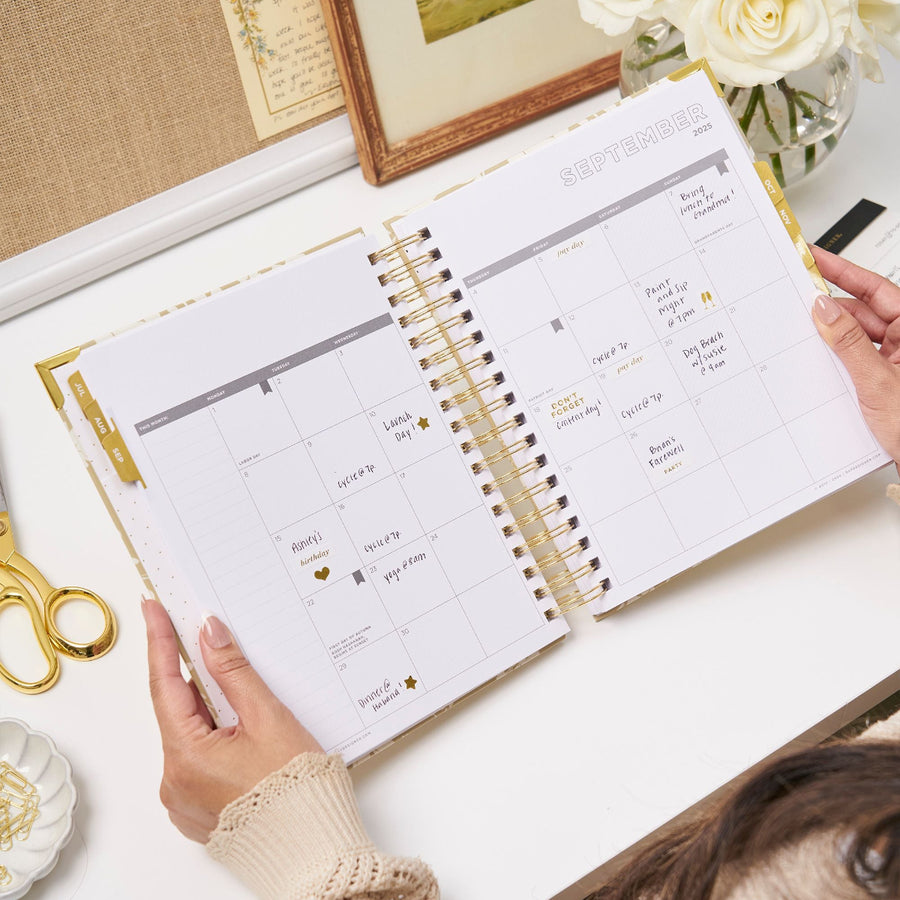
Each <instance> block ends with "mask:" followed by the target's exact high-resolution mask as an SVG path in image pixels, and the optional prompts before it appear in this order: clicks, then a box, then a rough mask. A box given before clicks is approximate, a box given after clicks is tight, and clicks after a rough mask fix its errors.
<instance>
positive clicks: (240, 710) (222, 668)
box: [200, 615, 281, 726]
mask: <svg viewBox="0 0 900 900" xmlns="http://www.w3.org/2000/svg"><path fill="white" fill-rule="evenodd" d="M200 647H201V650H202V652H203V660H204V662H205V663H206V668H207V670H208V671H209V674H210V675H212V677H213V678H214V679H215V682H216V684H218V685H219V687H220V688H221V689H222V693H223V694H224V695H225V699H226V700H227V701H228V702H229V703H230V704H231V707H232V709H233V710H234V711H235V712H236V713H237V715H238V718H239V719H240V720H241V722H243V723H244V724H245V725H248V726H252V724H253V723H254V722H258V721H259V720H260V718H261V717H262V716H265V715H266V713H267V712H269V711H270V710H271V708H272V707H273V706H280V705H281V704H280V702H279V700H278V699H277V698H276V697H275V695H274V694H273V693H272V691H271V690H269V686H268V685H267V684H266V683H265V682H264V681H263V680H262V678H260V677H259V675H258V674H257V672H256V670H255V669H254V668H253V666H251V665H250V663H249V661H248V660H247V657H246V656H244V654H243V653H242V652H241V649H240V647H238V645H237V642H236V641H235V640H234V637H233V636H232V634H231V632H230V631H229V630H228V628H227V627H226V626H225V624H224V623H223V622H222V621H221V619H218V618H216V617H215V616H212V615H209V616H206V617H205V618H204V620H203V625H202V627H201V628H200Z"/></svg>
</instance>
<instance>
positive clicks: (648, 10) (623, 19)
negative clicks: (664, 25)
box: [578, 0, 671, 34]
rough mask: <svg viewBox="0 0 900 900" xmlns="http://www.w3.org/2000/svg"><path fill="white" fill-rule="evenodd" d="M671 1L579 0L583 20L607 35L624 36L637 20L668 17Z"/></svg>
mask: <svg viewBox="0 0 900 900" xmlns="http://www.w3.org/2000/svg"><path fill="white" fill-rule="evenodd" d="M670 4H671V0H578V8H579V10H580V12H581V18H582V19H584V21H585V22H589V23H590V24H591V25H596V26H597V28H600V29H601V30H602V31H603V32H605V33H606V34H624V33H625V32H626V31H628V29H629V28H631V26H632V25H634V23H635V21H636V20H637V19H648V20H650V21H653V20H654V19H661V18H664V17H666V13H667V11H668V7H669V6H670Z"/></svg>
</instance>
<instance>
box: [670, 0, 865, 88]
mask: <svg viewBox="0 0 900 900" xmlns="http://www.w3.org/2000/svg"><path fill="white" fill-rule="evenodd" d="M851 2H852V0H697V2H696V4H695V5H694V7H693V10H692V12H691V15H690V16H689V17H688V16H685V17H682V16H680V15H678V12H677V11H676V14H675V16H674V17H673V18H672V20H671V21H672V24H673V25H675V26H676V27H677V28H680V29H681V30H682V31H683V32H684V38H685V49H686V50H687V55H688V56H689V57H690V58H691V59H698V58H699V57H701V56H705V57H706V58H707V60H709V64H710V66H711V67H712V70H713V72H715V74H716V76H717V77H718V78H719V79H721V80H722V81H724V82H726V83H728V84H733V85H736V86H738V87H750V86H752V85H755V84H772V83H774V82H776V81H778V79H779V78H783V77H784V76H785V75H786V74H787V73H788V72H796V71H797V70H798V69H804V68H806V66H811V65H812V64H813V63H816V62H821V61H822V60H824V59H827V58H828V57H829V56H831V55H832V54H833V53H835V52H836V51H837V50H838V49H839V48H840V46H841V45H842V44H843V42H844V35H845V33H846V31H847V28H848V26H849V24H850V3H851ZM675 18H678V20H679V21H675Z"/></svg>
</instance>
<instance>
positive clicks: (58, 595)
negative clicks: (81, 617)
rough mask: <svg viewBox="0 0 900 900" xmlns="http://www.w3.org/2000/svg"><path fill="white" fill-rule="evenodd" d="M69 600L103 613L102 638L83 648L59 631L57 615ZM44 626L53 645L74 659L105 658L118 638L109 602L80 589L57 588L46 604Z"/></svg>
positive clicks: (90, 642) (84, 589)
mask: <svg viewBox="0 0 900 900" xmlns="http://www.w3.org/2000/svg"><path fill="white" fill-rule="evenodd" d="M70 600H86V601H87V602H88V603H92V604H93V605H94V606H96V607H97V608H98V609H99V610H100V612H102V613H103V631H101V632H100V636H99V637H97V638H96V639H95V640H93V641H87V642H86V643H83V644H82V643H79V642H78V641H70V640H68V639H67V638H66V637H64V636H63V634H62V633H61V632H60V630H59V628H57V626H56V611H57V609H59V607H60V606H62V605H63V604H64V603H68V602H69V601H70ZM44 625H45V626H46V629H47V635H48V637H49V638H50V643H51V644H53V646H54V647H55V648H56V649H57V650H59V652H60V653H62V654H64V655H65V656H68V657H70V658H71V659H96V658H97V657H98V656H103V654H104V653H108V652H109V649H110V647H112V645H113V644H114V643H115V642H116V634H117V633H118V626H117V625H116V617H115V616H114V615H113V612H112V610H111V609H110V608H109V606H108V605H107V603H106V601H105V600H103V599H102V598H101V597H99V596H97V594H95V593H94V592H93V591H89V590H88V589H87V588H79V587H62V588H57V589H56V590H55V591H52V592H51V593H50V594H49V595H48V596H47V599H46V600H45V601H44Z"/></svg>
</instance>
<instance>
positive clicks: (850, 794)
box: [586, 740, 900, 900]
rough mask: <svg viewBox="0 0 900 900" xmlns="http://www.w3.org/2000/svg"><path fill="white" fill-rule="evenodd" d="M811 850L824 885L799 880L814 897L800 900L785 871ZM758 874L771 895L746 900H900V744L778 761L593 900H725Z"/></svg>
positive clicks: (836, 748) (867, 744)
mask: <svg viewBox="0 0 900 900" xmlns="http://www.w3.org/2000/svg"><path fill="white" fill-rule="evenodd" d="M804 844H807V845H809V844H811V845H812V846H813V847H814V848H815V852H814V853H813V854H812V863H813V865H812V867H811V868H812V869H814V870H815V872H816V875H815V879H814V880H816V881H817V882H819V886H814V885H812V884H810V883H809V881H810V880H811V879H810V878H806V880H804V879H803V878H800V884H801V885H804V886H806V887H807V888H808V891H809V892H807V890H803V891H802V894H798V893H796V889H795V888H794V887H793V885H792V886H791V887H788V886H787V885H786V884H784V873H785V872H788V871H790V870H791V869H792V868H793V867H794V865H795V863H796V860H797V859H798V858H799V857H801V856H803V855H804V854H803V853H802V852H801V851H802V848H803V847H804ZM808 849H809V848H808V847H807V850H808ZM806 856H807V862H809V861H810V860H809V856H810V854H809V853H808V852H807V854H806ZM792 861H793V862H792ZM760 872H762V873H768V875H767V876H766V877H765V878H764V879H763V880H766V879H767V880H766V883H767V885H769V886H770V889H767V890H765V892H764V893H761V892H760V890H759V889H758V887H754V888H753V889H752V890H750V891H747V893H746V896H753V897H760V898H761V897H778V898H781V897H785V898H788V897H789V898H791V900H800V897H801V896H802V897H806V896H809V897H814V898H816V900H824V898H825V897H842V898H843V897H848V898H850V897H852V898H868V897H894V898H896V897H900V744H898V743H893V742H881V741H877V742H876V741H870V740H863V741H853V742H835V743H831V744H825V745H822V746H819V747H815V748H812V749H810V750H805V751H801V752H799V753H795V754H792V755H790V756H786V757H784V758H782V759H779V760H776V761H774V762H773V763H771V764H769V765H768V766H767V767H765V768H764V769H763V770H762V771H760V772H759V773H757V774H756V775H754V776H752V777H751V778H750V779H749V780H748V781H747V782H746V783H745V784H743V785H742V786H741V787H740V788H739V789H737V791H736V792H734V793H733V794H731V795H730V796H728V797H727V798H726V799H725V800H724V801H723V802H721V803H720V804H719V805H718V807H717V808H715V809H714V810H713V811H712V812H710V813H708V814H706V815H705V816H703V817H701V819H700V820H699V821H693V822H689V823H688V824H686V825H683V826H681V827H679V828H678V829H677V830H676V831H675V832H674V833H672V834H670V835H668V836H667V837H665V838H663V839H661V840H660V841H659V842H658V843H656V844H655V845H652V846H651V847H649V848H648V849H647V850H645V851H644V852H643V853H641V854H640V855H639V857H638V858H637V859H636V860H635V861H634V862H633V863H632V864H631V865H629V866H627V867H626V868H625V869H624V870H622V871H621V872H620V873H619V874H618V875H616V876H615V877H614V878H613V880H612V881H611V882H609V883H608V884H607V885H605V886H604V887H602V888H601V889H600V890H598V891H596V892H594V893H592V894H591V895H590V896H589V897H587V898H586V900H713V898H716V900H718V898H721V897H724V896H728V895H730V894H731V892H732V889H733V888H736V887H739V886H740V885H741V883H742V882H744V883H746V882H747V879H748V878H750V877H751V875H753V874H754V873H760ZM824 873H828V874H827V875H826V874H824ZM822 883H824V884H826V885H828V888H827V889H826V893H824V894H823V893H822V890H821V884H822ZM754 884H756V882H754ZM832 886H833V889H832Z"/></svg>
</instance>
